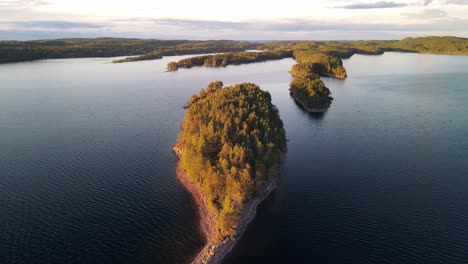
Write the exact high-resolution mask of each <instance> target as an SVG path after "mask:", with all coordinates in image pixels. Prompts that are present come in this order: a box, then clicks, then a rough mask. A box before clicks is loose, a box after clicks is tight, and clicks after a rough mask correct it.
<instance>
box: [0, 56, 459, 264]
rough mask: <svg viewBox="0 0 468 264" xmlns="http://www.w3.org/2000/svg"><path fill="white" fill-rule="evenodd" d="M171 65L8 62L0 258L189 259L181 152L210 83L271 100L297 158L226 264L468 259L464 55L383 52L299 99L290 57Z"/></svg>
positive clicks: (191, 232)
mask: <svg viewBox="0 0 468 264" xmlns="http://www.w3.org/2000/svg"><path fill="white" fill-rule="evenodd" d="M179 58H181V57H176V58H174V57H172V58H165V59H163V60H156V61H147V62H138V63H125V64H118V65H115V64H110V63H109V61H110V59H70V60H47V61H38V62H31V63H16V64H4V65H0V80H1V85H0V146H1V148H2V151H0V263H7V264H9V263H184V262H186V261H187V260H189V259H190V257H191V256H192V255H193V254H195V253H196V252H197V250H199V249H200V247H201V246H202V245H203V239H202V238H201V236H200V234H199V232H198V231H197V214H196V210H195V209H194V205H193V203H192V201H191V199H190V196H189V195H188V194H187V193H186V192H185V191H184V190H183V189H182V188H181V186H180V185H179V183H178V182H177V180H176V177H175V173H174V171H175V164H176V161H177V160H176V158H175V156H174V155H173V153H172V151H171V147H172V145H173V144H174V143H175V141H176V138H177V133H178V132H179V123H180V122H181V121H182V119H183V115H184V110H183V109H182V108H181V106H182V105H183V104H184V103H185V101H186V99H188V97H189V96H190V95H191V94H193V93H195V92H197V91H198V90H199V89H200V88H203V87H205V86H206V85H207V84H208V83H209V82H211V81H214V80H222V81H224V83H225V84H228V85H229V84H233V83H237V82H241V81H250V82H255V83H257V84H259V85H260V86H261V87H262V88H264V89H267V90H269V91H270V92H271V94H272V97H273V102H274V103H275V104H276V105H277V106H278V108H279V109H280V114H281V117H282V119H283V121H284V123H285V128H286V132H287V137H288V139H290V141H289V142H288V149H289V152H288V159H287V161H286V162H285V164H284V168H283V174H282V178H281V185H280V187H279V188H278V189H277V190H276V191H275V192H274V193H273V195H272V196H270V198H269V199H268V200H267V201H266V202H265V203H263V204H262V206H261V208H260V210H259V214H258V217H257V218H256V219H255V220H254V222H253V223H252V225H251V226H250V227H249V229H248V230H247V233H246V235H245V236H244V238H243V239H242V241H241V243H240V244H239V246H238V247H237V248H236V249H235V250H234V252H233V253H232V254H231V256H230V257H229V258H228V259H227V261H226V262H227V263H239V262H242V263H249V262H250V263H285V262H289V263H468V253H467V248H468V178H467V177H466V175H468V165H467V163H466V160H468V138H467V135H468V104H466V102H467V101H468V90H467V89H466V87H467V86H466V83H467V82H468V57H458V56H438V55H416V54H398V53H386V54H385V55H383V56H354V57H352V58H351V59H349V60H347V61H345V64H346V65H345V66H346V68H347V70H348V74H349V76H350V77H349V78H348V79H347V80H345V81H339V80H333V79H325V81H326V83H327V85H328V86H329V87H330V89H331V91H332V93H333V96H334V98H335V100H334V102H333V104H332V106H331V108H330V109H329V111H328V112H326V113H325V114H324V115H319V116H317V115H309V114H306V113H304V112H303V111H302V110H300V109H299V108H298V107H297V105H296V104H295V103H294V101H293V100H291V98H290V97H289V95H288V90H287V88H288V83H289V81H290V75H289V73H288V70H289V69H290V68H291V66H292V65H293V64H294V62H293V61H292V60H290V59H286V60H281V61H276V62H266V63H258V64H251V65H243V66H229V67H226V68H222V69H206V68H193V69H190V70H180V71H178V72H172V73H165V72H164V70H165V65H166V64H167V62H168V61H171V60H176V59H179Z"/></svg>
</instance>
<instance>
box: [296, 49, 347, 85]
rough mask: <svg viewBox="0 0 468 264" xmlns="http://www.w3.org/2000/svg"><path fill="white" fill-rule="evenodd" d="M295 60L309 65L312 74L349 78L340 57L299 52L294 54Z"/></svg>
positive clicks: (304, 51) (312, 52)
mask: <svg viewBox="0 0 468 264" xmlns="http://www.w3.org/2000/svg"><path fill="white" fill-rule="evenodd" d="M294 59H295V60H296V61H298V62H300V63H301V64H304V65H307V66H308V67H309V68H310V72H313V73H315V74H318V75H321V76H330V77H335V78H339V79H344V78H346V77H347V75H346V70H345V68H344V67H343V61H342V60H341V59H340V58H338V57H335V56H331V55H327V54H325V53H319V52H314V51H310V50H298V51H295V52H294Z"/></svg>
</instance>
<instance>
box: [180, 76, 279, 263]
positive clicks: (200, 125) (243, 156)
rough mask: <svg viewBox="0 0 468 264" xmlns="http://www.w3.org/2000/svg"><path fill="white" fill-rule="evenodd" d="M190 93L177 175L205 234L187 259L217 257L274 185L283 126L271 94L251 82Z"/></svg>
mask: <svg viewBox="0 0 468 264" xmlns="http://www.w3.org/2000/svg"><path fill="white" fill-rule="evenodd" d="M192 98H196V99H194V101H192V102H190V104H186V107H188V110H187V112H186V114H185V118H184V121H183V123H182V125H181V130H182V131H181V133H180V135H179V137H178V140H177V143H176V145H175V146H174V152H175V153H176V155H177V156H178V157H179V159H180V160H179V162H178V164H177V176H178V178H179V180H180V181H181V183H182V184H183V185H184V187H185V188H186V189H187V190H188V191H189V192H190V193H191V194H192V196H193V197H194V200H195V202H196V204H197V206H198V208H199V213H200V228H201V230H202V231H203V233H204V235H205V238H206V245H205V246H204V248H203V249H202V250H201V252H200V253H199V254H198V255H197V256H196V257H195V259H194V260H193V261H192V263H220V262H221V261H222V259H223V258H224V256H226V254H228V253H229V252H230V251H231V250H232V248H233V247H234V246H235V244H236V242H237V241H238V240H239V239H240V237H241V236H242V234H243V232H244V231H245V229H246V228H247V225H248V224H249V222H250V221H251V220H252V219H253V218H254V216H255V212H256V208H257V205H258V204H259V203H260V202H261V201H262V200H263V199H265V198H266V197H267V196H268V195H269V194H270V193H271V191H272V190H273V189H275V187H276V185H277V181H278V177H279V169H280V164H281V162H282V160H283V158H284V155H285V153H286V137H285V131H284V128H283V122H282V121H281V119H280V117H279V112H278V109H277V108H276V107H275V106H274V105H273V104H272V103H271V96H270V94H269V93H268V92H265V91H262V90H261V89H260V88H259V87H258V86H257V85H255V84H252V83H241V84H237V85H234V86H230V87H225V88H223V83H222V82H219V81H218V82H215V83H212V84H210V85H208V87H207V89H206V90H202V91H200V93H199V95H198V96H195V97H192Z"/></svg>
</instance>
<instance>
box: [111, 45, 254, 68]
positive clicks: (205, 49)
mask: <svg viewBox="0 0 468 264" xmlns="http://www.w3.org/2000/svg"><path fill="white" fill-rule="evenodd" d="M254 47H255V44H254V43H250V42H241V41H231V40H217V41H191V42H188V43H183V44H180V45H176V46H173V47H162V48H158V49H156V50H153V51H151V52H148V53H145V54H143V55H140V56H135V57H127V58H124V59H119V60H114V61H113V62H114V63H122V62H132V61H143V60H154V59H160V58H162V57H163V56H174V55H188V54H201V53H216V52H227V51H244V50H247V49H251V48H254Z"/></svg>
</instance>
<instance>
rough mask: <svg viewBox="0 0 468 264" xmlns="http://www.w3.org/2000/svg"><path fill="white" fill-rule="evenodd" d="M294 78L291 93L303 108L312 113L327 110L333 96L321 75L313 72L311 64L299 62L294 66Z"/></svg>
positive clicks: (292, 73) (292, 72)
mask: <svg viewBox="0 0 468 264" xmlns="http://www.w3.org/2000/svg"><path fill="white" fill-rule="evenodd" d="M291 75H292V76H293V80H292V81H291V83H290V88H289V91H290V94H291V96H292V97H293V98H294V100H295V101H296V102H297V103H298V104H299V105H300V106H302V108H303V109H304V110H305V111H307V112H310V113H320V112H325V111H326V110H327V109H328V108H329V107H330V104H331V101H332V100H333V98H332V97H331V96H330V94H331V92H330V90H329V89H328V88H327V87H326V86H325V84H324V83H323V81H322V80H320V76H319V75H317V74H315V73H314V72H312V70H311V67H310V64H307V63H298V64H295V65H294V66H293V67H292V70H291Z"/></svg>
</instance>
